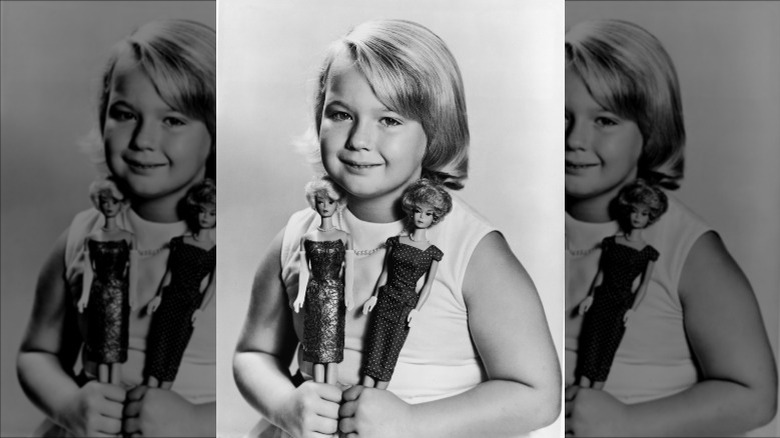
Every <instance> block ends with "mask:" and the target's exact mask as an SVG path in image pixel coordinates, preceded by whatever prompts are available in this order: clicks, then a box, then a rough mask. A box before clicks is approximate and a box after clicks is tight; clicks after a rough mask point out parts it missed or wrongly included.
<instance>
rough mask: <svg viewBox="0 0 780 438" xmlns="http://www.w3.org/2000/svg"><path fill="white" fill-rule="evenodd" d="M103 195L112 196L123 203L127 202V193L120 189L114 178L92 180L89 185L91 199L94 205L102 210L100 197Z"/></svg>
mask: <svg viewBox="0 0 780 438" xmlns="http://www.w3.org/2000/svg"><path fill="white" fill-rule="evenodd" d="M103 196H110V197H111V198H113V199H115V200H117V201H119V202H121V203H126V202H127V198H126V197H125V194H124V193H122V191H121V190H119V187H118V186H117V185H116V182H114V180H113V179H112V178H102V179H98V180H95V181H92V183H91V184H90V185H89V199H90V200H91V201H92V205H94V206H95V208H96V209H98V210H100V198H101V197H103Z"/></svg>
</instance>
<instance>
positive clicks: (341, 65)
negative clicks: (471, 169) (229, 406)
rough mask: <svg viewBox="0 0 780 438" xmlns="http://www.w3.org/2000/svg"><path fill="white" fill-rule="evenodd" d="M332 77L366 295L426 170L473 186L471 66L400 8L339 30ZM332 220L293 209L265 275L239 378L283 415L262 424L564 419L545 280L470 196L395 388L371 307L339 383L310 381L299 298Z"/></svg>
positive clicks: (293, 430) (331, 142)
mask: <svg viewBox="0 0 780 438" xmlns="http://www.w3.org/2000/svg"><path fill="white" fill-rule="evenodd" d="M318 84H319V88H318V90H317V94H316V96H315V105H314V118H315V128H316V132H317V133H318V139H319V149H320V156H321V159H322V164H323V166H324V168H325V170H326V171H327V173H328V175H330V177H331V178H332V179H333V180H334V181H335V182H336V183H337V184H338V185H339V186H340V187H341V188H342V189H343V190H344V192H345V193H346V194H347V195H346V197H347V208H345V209H344V210H342V212H341V214H339V215H338V217H337V218H336V219H337V220H336V226H338V227H339V228H341V229H342V230H344V231H347V232H349V233H350V235H351V236H352V239H353V244H354V245H353V247H354V249H355V254H356V261H355V271H356V272H355V286H354V290H355V302H356V303H364V302H365V301H366V300H368V299H369V298H370V296H371V294H372V292H373V290H374V286H375V285H376V282H377V279H378V278H379V276H380V273H381V271H382V265H383V261H384V259H385V253H386V251H385V248H384V245H385V241H386V240H387V238H388V237H392V236H397V235H401V234H403V230H404V223H403V220H402V218H403V217H404V214H403V210H402V208H401V205H400V198H401V193H402V192H403V191H404V189H405V188H406V187H407V186H409V185H410V184H412V183H413V182H414V181H416V180H418V179H419V178H421V177H426V178H429V179H432V180H435V181H437V182H440V183H443V184H445V185H446V186H447V187H449V188H450V189H453V190H456V189H459V188H461V187H462V186H463V180H464V179H465V178H466V173H467V172H466V168H467V159H468V152H467V145H468V125H467V121H466V108H465V102H464V94H463V88H462V81H461V77H460V73H459V70H458V68H457V65H456V63H455V60H454V59H453V57H452V54H451V53H450V52H449V50H448V49H447V47H446V46H445V44H444V43H443V42H442V41H441V40H440V39H439V38H438V37H437V36H436V35H434V34H433V33H432V32H430V31H429V30H428V29H426V28H424V27H422V26H420V25H418V24H415V23H411V22H407V21H398V20H387V21H375V22H367V23H364V24H361V25H359V26H357V27H355V28H354V29H353V30H352V31H351V32H350V33H349V34H347V35H346V36H345V37H344V38H342V39H340V40H338V41H337V42H336V43H334V45H333V46H332V47H331V49H330V51H329V53H328V55H327V57H326V60H325V62H324V65H323V68H322V70H321V74H320V77H319V82H318ZM317 223H318V222H317V215H316V214H314V213H313V212H312V211H311V210H310V209H307V210H305V211H301V212H298V213H295V214H293V216H292V217H291V218H290V220H289V222H288V224H287V226H286V228H285V229H284V230H283V231H282V232H280V233H279V235H278V236H277V238H276V239H275V241H274V243H273V244H272V247H271V248H270V250H269V252H268V255H267V257H266V258H265V259H264V261H263V262H262V263H261V265H260V267H259V269H258V272H257V275H256V277H255V283H254V287H253V293H252V299H251V303H250V306H249V310H248V316H247V319H246V321H245V325H244V329H243V334H242V336H241V338H240V340H239V342H238V346H237V351H236V355H235V358H234V372H235V377H236V381H237V384H238V386H239V389H240V390H241V392H242V393H243V395H244V396H245V398H246V399H247V400H248V401H249V402H250V404H252V405H253V406H254V407H255V408H256V409H258V410H259V411H260V412H261V413H262V414H263V416H264V417H265V419H266V420H267V421H266V422H265V423H263V424H261V425H259V426H258V427H257V428H256V430H255V431H253V433H254V434H257V435H261V436H277V434H284V433H286V434H289V435H292V436H294V437H301V436H321V435H322V434H325V435H330V434H335V433H337V432H338V431H340V432H341V433H342V434H347V435H348V436H357V435H360V436H412V435H419V436H426V437H459V436H463V437H473V436H475V435H478V434H482V435H485V436H491V437H500V436H518V435H521V434H524V433H526V432H528V431H530V430H532V429H536V428H539V427H541V426H544V425H546V424H549V423H551V422H552V421H553V420H554V419H555V417H556V415H557V414H558V412H559V406H560V392H559V391H560V386H559V385H560V381H559V377H560V376H559V373H558V364H557V360H556V355H555V351H554V347H553V344H552V342H551V339H550V335H549V332H548V329H547V325H546V322H545V318H544V313H543V310H542V307H541V304H540V301H539V297H538V295H537V293H536V291H535V289H534V286H533V283H532V281H531V280H530V278H529V277H528V275H527V274H526V272H525V270H524V269H523V267H522V265H520V263H519V262H518V261H517V259H516V258H515V257H514V255H513V254H512V252H511V250H510V249H509V247H508V245H507V244H506V242H505V241H504V239H503V237H502V236H501V234H499V233H498V232H496V230H494V229H493V228H492V227H491V226H490V225H488V224H487V223H486V222H485V221H484V220H483V219H482V218H481V217H480V216H479V215H478V214H476V213H475V212H474V211H473V210H472V209H471V208H469V207H468V206H467V205H465V204H464V203H463V202H462V201H460V200H459V199H458V198H454V200H453V208H452V212H451V213H450V214H449V216H448V217H447V220H446V221H444V222H442V223H441V224H438V225H437V226H436V227H435V228H434V229H431V230H430V231H429V233H428V238H429V239H430V240H432V241H435V242H437V246H438V247H439V248H440V249H441V251H442V252H443V253H445V254H447V257H446V258H444V259H443V260H442V262H441V263H440V264H439V267H438V270H437V273H436V281H435V282H434V284H433V287H432V290H431V293H430V298H429V299H428V302H427V303H426V305H425V307H424V308H422V310H421V311H420V313H419V314H418V315H417V316H416V317H415V319H414V321H415V324H414V330H412V331H411V332H410V334H409V337H408V338H407V340H406V343H405V344H404V347H403V349H402V351H401V353H400V357H399V360H398V364H397V365H396V368H395V372H394V374H393V379H392V381H391V382H390V384H389V386H388V388H387V389H388V390H386V391H385V390H380V389H376V388H366V387H363V386H360V385H358V383H359V381H360V370H361V364H362V351H363V349H364V343H365V338H364V335H365V333H366V331H367V321H368V319H369V318H368V317H366V316H365V315H363V313H362V310H361V309H358V310H356V311H352V312H349V313H348V315H347V321H346V329H345V332H346V335H345V336H346V341H345V352H344V361H343V362H342V363H341V364H340V365H339V379H338V382H339V385H338V386H336V385H328V384H318V383H315V382H313V381H311V380H309V379H310V377H309V376H310V375H311V365H310V364H307V363H306V362H305V361H301V360H299V363H298V365H299V368H300V371H301V375H302V376H303V378H304V380H305V381H304V382H303V383H301V384H299V385H298V386H296V385H295V384H293V381H292V380H291V376H290V374H289V371H288V370H289V366H290V363H291V361H292V359H293V357H294V355H295V353H296V346H297V344H298V340H299V339H301V330H300V329H301V319H300V316H299V315H298V314H295V313H294V312H292V310H291V309H290V305H291V303H292V298H293V297H294V295H295V293H296V291H297V289H298V266H299V264H298V260H297V256H296V254H297V253H298V250H299V248H298V247H299V244H300V237H301V236H302V235H304V234H306V233H307V232H310V231H311V230H312V229H313V228H314V227H316V226H317ZM298 357H299V358H300V355H299V356H298ZM298 383H299V382H298ZM345 388H348V389H346V391H344V389H345ZM342 391H343V392H342ZM269 423H270V424H269Z"/></svg>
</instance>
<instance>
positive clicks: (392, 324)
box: [363, 236, 444, 382]
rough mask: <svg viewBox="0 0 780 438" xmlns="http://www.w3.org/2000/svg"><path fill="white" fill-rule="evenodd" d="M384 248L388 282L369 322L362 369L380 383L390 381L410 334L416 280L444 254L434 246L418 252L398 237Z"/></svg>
mask: <svg viewBox="0 0 780 438" xmlns="http://www.w3.org/2000/svg"><path fill="white" fill-rule="evenodd" d="M386 245H387V250H388V251H389V252H390V254H389V257H390V260H389V261H388V276H387V283H386V284H385V285H384V286H382V287H380V288H379V294H378V297H377V303H376V306H375V307H374V310H373V312H372V317H371V321H370V322H369V328H368V337H367V347H366V350H365V359H364V360H365V362H364V368H363V373H364V374H365V375H367V376H370V377H372V378H374V379H375V380H377V381H383V382H389V381H390V378H391V377H392V375H393V370H394V369H395V364H396V362H397V361H398V356H399V354H400V352H401V348H402V347H403V345H404V342H405V341H406V337H407V335H408V334H409V325H408V324H407V322H406V318H407V317H408V316H409V313H410V312H411V311H412V309H414V308H415V306H416V305H417V300H418V298H419V295H418V294H417V291H416V286H417V281H418V280H419V279H420V277H422V276H423V275H425V274H426V273H427V272H428V271H429V270H430V267H431V263H432V262H433V261H434V260H436V261H440V260H441V259H442V256H443V255H444V254H443V253H442V252H441V250H440V249H439V248H437V247H436V246H435V245H431V246H429V247H428V248H426V249H425V250H421V249H419V248H416V247H413V246H410V245H406V244H402V243H400V241H399V240H398V236H394V237H391V238H389V239H387V243H386Z"/></svg>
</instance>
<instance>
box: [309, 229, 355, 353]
mask: <svg viewBox="0 0 780 438" xmlns="http://www.w3.org/2000/svg"><path fill="white" fill-rule="evenodd" d="M303 246H304V249H305V251H306V257H307V259H308V260H309V263H310V266H311V277H309V282H308V284H307V285H306V299H305V300H304V302H303V360H305V361H308V362H312V363H320V364H323V363H334V362H335V363H338V362H341V361H342V360H344V324H345V317H346V309H345V307H344V304H345V303H344V281H342V279H341V266H342V264H343V263H344V257H345V254H346V248H345V247H344V242H342V241H341V240H331V241H322V242H317V241H313V240H306V241H304V242H303Z"/></svg>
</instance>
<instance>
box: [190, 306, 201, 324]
mask: <svg viewBox="0 0 780 438" xmlns="http://www.w3.org/2000/svg"><path fill="white" fill-rule="evenodd" d="M202 314H203V311H202V310H200V309H195V311H194V312H192V326H193V327H196V326H197V324H196V321H197V320H198V317H200V315H202Z"/></svg>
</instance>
